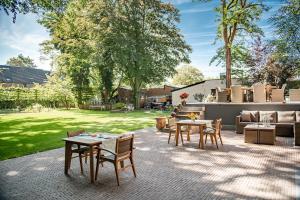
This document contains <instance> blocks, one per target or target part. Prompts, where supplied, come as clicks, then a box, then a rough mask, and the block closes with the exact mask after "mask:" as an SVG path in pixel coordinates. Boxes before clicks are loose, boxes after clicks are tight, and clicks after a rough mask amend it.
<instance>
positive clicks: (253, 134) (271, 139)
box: [244, 124, 276, 144]
mask: <svg viewBox="0 0 300 200" xmlns="http://www.w3.org/2000/svg"><path fill="white" fill-rule="evenodd" d="M275 132H276V126H275V125H269V126H264V125H262V124H259V125H258V124H248V125H247V126H245V128H244V136H245V143H255V144H275V138H276V134H275Z"/></svg>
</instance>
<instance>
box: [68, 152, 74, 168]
mask: <svg viewBox="0 0 300 200" xmlns="http://www.w3.org/2000/svg"><path fill="white" fill-rule="evenodd" d="M72 155H73V154H72V153H71V157H70V159H69V163H68V169H70V168H71V161H72Z"/></svg>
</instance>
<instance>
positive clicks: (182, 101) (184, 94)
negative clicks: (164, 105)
mask: <svg viewBox="0 0 300 200" xmlns="http://www.w3.org/2000/svg"><path fill="white" fill-rule="evenodd" d="M179 97H180V99H181V104H182V105H183V106H184V105H186V99H187V98H188V97H189V94H188V93H186V92H184V93H182V94H181V95H180V96H179Z"/></svg>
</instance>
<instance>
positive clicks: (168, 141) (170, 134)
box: [168, 131, 172, 144]
mask: <svg viewBox="0 0 300 200" xmlns="http://www.w3.org/2000/svg"><path fill="white" fill-rule="evenodd" d="M171 134H172V133H171V131H170V132H169V139H168V144H170V139H171Z"/></svg>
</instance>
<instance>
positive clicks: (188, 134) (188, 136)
mask: <svg viewBox="0 0 300 200" xmlns="http://www.w3.org/2000/svg"><path fill="white" fill-rule="evenodd" d="M190 134H191V126H188V133H187V141H189V142H190V141H191V136H190Z"/></svg>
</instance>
